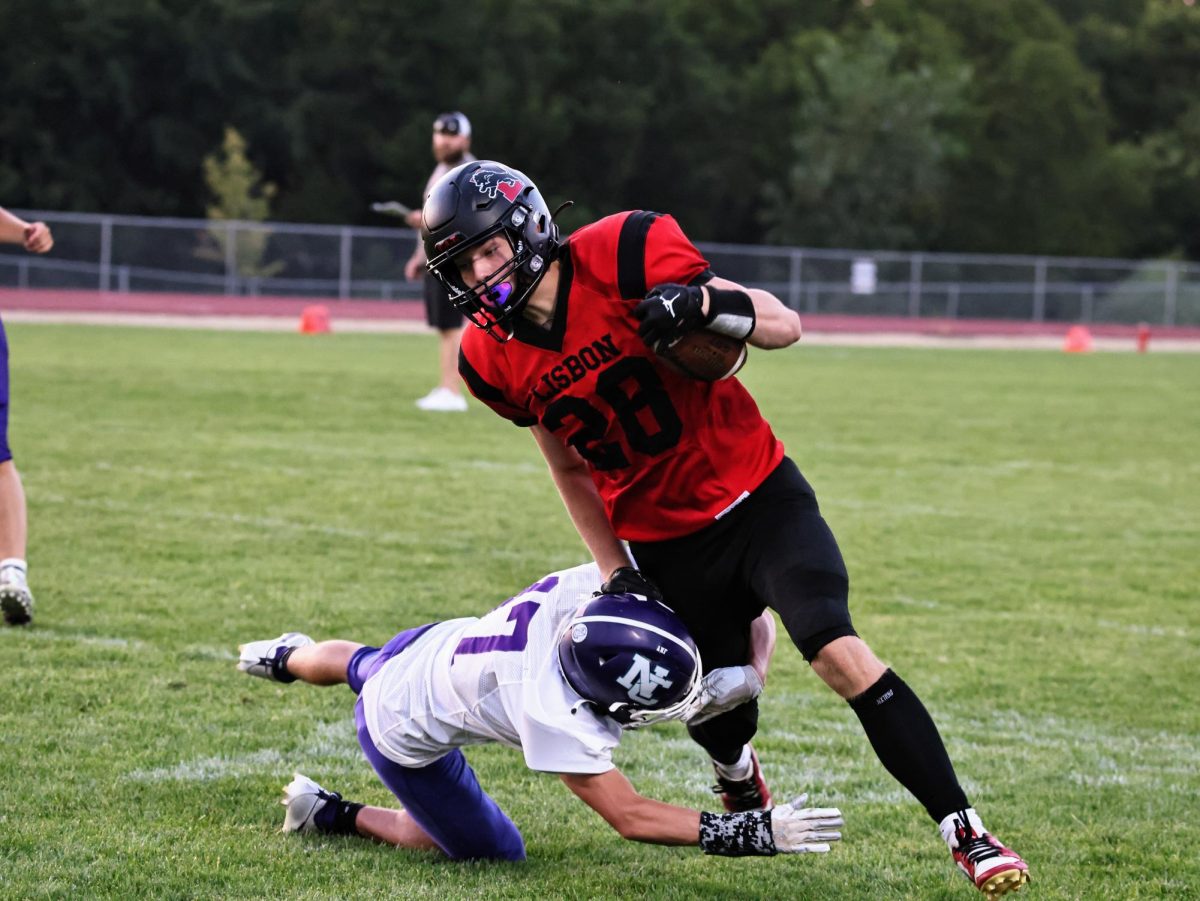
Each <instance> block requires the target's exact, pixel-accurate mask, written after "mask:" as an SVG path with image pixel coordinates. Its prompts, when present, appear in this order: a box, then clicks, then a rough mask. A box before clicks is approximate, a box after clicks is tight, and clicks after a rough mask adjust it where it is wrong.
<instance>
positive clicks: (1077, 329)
mask: <svg viewBox="0 0 1200 901" xmlns="http://www.w3.org/2000/svg"><path fill="white" fill-rule="evenodd" d="M1063 350H1064V351H1066V352H1067V353H1069V354H1086V353H1090V352H1091V350H1092V333H1091V332H1090V331H1088V327H1087V326H1086V325H1073V326H1071V327H1070V328H1069V329H1067V338H1066V340H1065V341H1063Z"/></svg>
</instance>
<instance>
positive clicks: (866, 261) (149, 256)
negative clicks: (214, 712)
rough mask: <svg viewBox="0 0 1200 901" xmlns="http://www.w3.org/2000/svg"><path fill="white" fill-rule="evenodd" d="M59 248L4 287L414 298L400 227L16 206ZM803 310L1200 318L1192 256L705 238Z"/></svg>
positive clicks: (710, 253)
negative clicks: (911, 249) (979, 251)
mask: <svg viewBox="0 0 1200 901" xmlns="http://www.w3.org/2000/svg"><path fill="white" fill-rule="evenodd" d="M17 212H18V213H19V214H20V215H22V216H23V217H24V218H27V219H38V220H42V221H45V222H46V223H48V224H49V225H50V227H51V228H52V229H53V231H54V241H55V246H54V251H53V253H51V254H49V255H46V256H32V255H30V254H26V253H24V252H22V251H21V250H20V249H19V248H12V247H3V246H0V287H9V288H71V289H87V290H99V291H118V292H179V293H188V294H222V295H232V296H239V295H245V296H257V295H267V296H276V297H313V298H354V299H360V300H363V299H375V300H380V301H389V300H402V299H416V298H419V297H420V296H421V284H420V283H419V282H409V281H406V280H405V278H404V263H405V261H406V260H407V259H408V257H409V256H410V254H411V253H412V251H413V247H414V240H415V235H414V233H413V232H412V231H411V230H410V229H406V228H398V227H391V228H367V227H350V226H328V225H295V224H289V223H282V222H234V221H223V220H222V221H214V220H204V219H171V218H148V217H137V216H102V215H95V214H87V213H54V212H45V211H27V210H21V211H17ZM699 247H700V250H701V251H702V252H703V253H704V254H705V256H707V257H708V259H709V261H710V262H711V263H712V266H713V269H714V271H716V272H717V273H719V274H720V275H722V276H724V277H726V278H731V279H733V280H735V281H738V282H741V283H742V284H745V285H752V286H756V287H761V288H766V289H768V290H770V291H772V292H774V293H775V294H776V295H777V296H778V297H780V298H781V299H782V300H783V301H784V302H785V303H787V304H788V305H789V306H791V307H792V308H793V309H796V310H799V311H800V312H802V313H805V312H807V313H838V314H845V315H864V316H865V315H869V316H905V317H947V318H950V319H1009V320H1021V321H1032V322H1085V323H1087V322H1111V323H1136V322H1148V323H1152V324H1161V325H1200V264H1195V263H1182V262H1175V261H1164V260H1110V259H1087V258H1078V259H1076V258H1064V257H1033V256H997V255H971V254H951V253H898V252H894V251H853V250H819V249H810V248H798V247H797V248H791V247H765V246H753V245H735V244H704V243H702V244H700V245H699Z"/></svg>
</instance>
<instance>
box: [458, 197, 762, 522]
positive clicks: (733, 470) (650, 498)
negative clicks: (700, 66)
mask: <svg viewBox="0 0 1200 901" xmlns="http://www.w3.org/2000/svg"><path fill="white" fill-rule="evenodd" d="M559 263H560V266H561V270H560V274H559V284H558V297H557V306H556V308H555V312H554V320H553V322H552V324H551V327H550V328H541V327H539V326H536V325H534V324H533V323H531V322H529V321H528V320H526V319H524V318H521V317H518V322H517V327H516V330H515V332H514V335H513V337H512V339H511V340H509V341H508V342H506V343H504V344H501V343H499V342H497V341H496V340H494V339H493V338H491V337H490V336H488V335H487V334H486V333H484V332H483V331H482V330H480V329H477V328H468V329H466V331H465V332H464V333H463V339H462V349H461V352H460V355H459V370H460V372H461V373H462V376H463V380H464V381H465V382H466V383H467V386H468V387H469V388H470V390H471V393H472V394H474V395H475V396H476V397H477V398H479V399H480V400H481V401H483V402H484V403H485V404H487V405H488V406H489V407H491V408H492V409H493V410H494V411H496V412H497V413H499V414H500V415H501V416H503V417H505V418H506V419H509V420H511V421H512V422H514V423H516V424H517V425H520V426H531V425H534V424H535V423H540V424H541V425H542V426H543V427H544V428H545V429H546V430H547V431H549V432H552V433H553V434H554V435H556V436H557V437H558V438H559V439H561V440H562V441H563V442H564V443H565V444H567V445H569V446H571V447H574V448H575V449H576V450H577V451H579V453H580V455H581V456H582V457H583V458H584V460H586V461H587V463H588V467H589V469H590V470H591V475H592V480H593V481H594V482H595V483H596V488H597V489H598V490H599V492H600V496H601V498H603V500H604V505H605V508H606V509H607V511H608V518H609V521H610V522H611V523H612V526H613V530H614V531H615V532H616V534H617V536H618V537H619V538H624V539H626V540H630V541H660V540H663V539H666V538H676V537H678V536H680V535H687V534H689V533H691V532H695V531H697V530H699V529H702V528H704V527H705V526H707V525H709V524H710V523H712V522H713V521H714V520H716V519H719V518H720V517H721V516H722V515H723V514H724V513H725V512H727V511H728V510H730V509H731V508H733V507H734V506H736V505H737V504H738V503H739V502H740V501H741V500H743V499H744V498H745V497H746V496H747V495H748V494H749V493H750V492H751V491H753V490H754V489H755V488H757V487H758V486H759V484H760V483H761V482H762V481H763V479H765V478H766V477H767V476H768V475H769V474H770V472H771V470H773V469H774V468H775V466H776V465H778V463H779V461H780V460H781V459H783V445H782V444H781V443H780V442H779V440H778V439H777V438H776V437H775V435H774V434H773V433H772V431H771V427H770V426H769V425H768V424H767V422H766V420H765V419H763V418H762V415H761V414H760V413H759V412H758V406H757V405H756V404H755V403H754V399H753V398H752V397H751V396H750V393H749V392H748V391H747V390H746V389H745V388H744V387H743V386H742V384H741V383H740V382H739V381H738V380H737V379H736V378H729V379H725V380H724V381H719V382H701V381H697V380H695V379H691V378H688V377H686V376H683V375H680V374H678V373H677V372H675V370H673V369H671V368H670V367H668V366H667V365H665V364H664V363H663V362H662V360H660V359H659V357H658V356H657V355H656V354H655V353H654V352H653V351H652V350H650V348H648V347H647V346H646V345H645V343H644V342H643V341H642V340H641V338H639V337H638V334H637V326H638V321H637V319H636V318H635V317H634V315H633V308H634V306H636V304H637V302H638V301H640V300H641V299H642V298H643V297H644V296H645V295H646V291H647V289H648V288H653V287H654V286H656V285H660V284H663V283H666V282H675V283H680V284H692V283H703V282H705V281H707V280H708V279H709V278H711V277H712V272H711V270H710V269H709V268H708V262H707V261H706V260H705V259H704V258H703V257H702V256H701V255H700V252H699V251H698V250H696V248H695V247H694V246H692V243H691V242H690V241H689V240H688V239H687V237H686V236H685V235H684V234H683V232H682V230H681V229H680V228H679V225H678V224H677V223H676V222H675V220H674V219H673V218H672V217H670V216H663V215H659V214H657V213H649V212H644V211H639V212H631V213H630V212H627V213H617V214H616V215H613V216H608V217H606V218H604V219H601V220H600V221H598V222H595V223H592V224H591V225H588V226H585V227H584V228H581V229H579V230H578V231H577V232H575V233H574V234H573V235H571V237H570V238H569V239H568V240H567V241H566V242H565V244H564V247H563V249H562V253H561V254H560V256H559Z"/></svg>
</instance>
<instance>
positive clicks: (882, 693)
mask: <svg viewBox="0 0 1200 901" xmlns="http://www.w3.org/2000/svg"><path fill="white" fill-rule="evenodd" d="M849 704H850V706H851V707H852V708H853V709H854V712H855V713H856V714H858V718H859V720H860V721H861V722H862V724H863V729H864V730H866V733H867V738H868V739H869V740H870V742H871V747H872V748H874V749H875V753H876V754H877V755H879V760H880V762H881V763H882V764H883V766H884V768H885V769H886V770H887V771H888V772H889V773H891V774H892V775H893V776H894V777H895V778H896V780H897V781H898V782H899V783H900V784H901V785H903V786H904V787H905V788H907V789H908V790H909V791H910V792H912V794H913V797H915V798H916V799H917V800H918V801H920V802H921V804H923V805H924V806H925V810H927V811H928V812H929V815H930V816H931V817H933V821H934V822H935V823H940V822H941V821H942V820H943V819H944V818H945V817H946V816H948V815H949V814H951V813H953V812H954V811H956V810H962V809H963V808H965V807H969V806H970V805H969V804H968V803H967V796H966V794H965V793H964V792H963V790H962V788H961V786H959V784H958V778H957V777H956V776H955V775H954V765H953V764H952V763H950V755H949V754H947V753H946V746H945V745H944V744H942V737H941V735H939V734H938V730H937V726H935V725H934V723H933V719H932V718H931V717H930V716H929V712H928V711H927V710H926V709H925V705H924V704H922V703H921V699H920V698H918V697H917V696H916V694H915V693H914V692H913V690H912V689H911V688H909V687H908V685H907V684H906V683H905V681H904V680H903V679H901V678H900V677H899V676H897V675H896V674H895V673H894V672H892V671H891V670H890V669H889V670H888V671H887V672H886V673H884V674H883V675H882V676H880V677H879V681H878V682H876V683H875V684H874V685H872V686H871V687H870V688H868V689H867V690H866V691H864V692H863V693H862V694H860V695H859V696H858V697H856V698H851V699H850V701H849Z"/></svg>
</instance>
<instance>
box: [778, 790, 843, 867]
mask: <svg viewBox="0 0 1200 901" xmlns="http://www.w3.org/2000/svg"><path fill="white" fill-rule="evenodd" d="M807 800H808V795H801V796H800V797H798V798H796V799H795V800H794V801H792V803H791V804H784V805H782V806H781V807H776V808H774V809H773V810H772V811H771V834H772V835H773V836H774V838H775V850H776V851H777V852H778V853H780V854H814V853H816V854H824V853H825V852H827V851H828V850H829V842H836V841H841V838H842V833H840V832H836V831H830V830H832V829H835V828H836V827H839V826H841V825H842V824H843V822H844V821H843V820H842V812H841V811H840V810H838V809H837V808H836V807H804V806H803V805H804V802H805V801H807Z"/></svg>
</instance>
